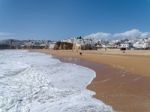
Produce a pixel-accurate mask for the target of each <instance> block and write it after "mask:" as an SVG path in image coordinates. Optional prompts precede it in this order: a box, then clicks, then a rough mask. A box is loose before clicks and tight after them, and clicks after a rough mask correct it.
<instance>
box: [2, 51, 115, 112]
mask: <svg viewBox="0 0 150 112" xmlns="http://www.w3.org/2000/svg"><path fill="white" fill-rule="evenodd" d="M94 77H95V72H94V71H93V70H90V69H88V68H85V67H81V66H78V65H75V64H68V63H63V62H60V61H59V60H57V59H54V58H53V57H52V56H49V55H45V54H41V53H31V52H27V51H9V50H6V51H0V112H112V111H113V110H112V108H111V107H110V106H107V105H105V104H104V103H103V102H101V101H99V100H96V99H94V98H93V97H92V96H93V95H94V92H92V91H89V90H87V89H86V87H87V85H88V84H89V83H90V82H91V81H92V80H93V78H94Z"/></svg>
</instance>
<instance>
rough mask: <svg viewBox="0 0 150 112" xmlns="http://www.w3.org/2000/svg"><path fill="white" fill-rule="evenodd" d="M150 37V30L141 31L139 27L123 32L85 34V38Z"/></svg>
mask: <svg viewBox="0 0 150 112" xmlns="http://www.w3.org/2000/svg"><path fill="white" fill-rule="evenodd" d="M148 37H150V33H149V32H141V31H140V30H138V29H132V30H129V31H126V32H123V33H115V34H111V33H104V32H98V33H93V34H90V35H87V36H85V38H96V39H99V40H100V39H106V40H108V39H136V38H148Z"/></svg>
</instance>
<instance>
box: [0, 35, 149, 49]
mask: <svg viewBox="0 0 150 112" xmlns="http://www.w3.org/2000/svg"><path fill="white" fill-rule="evenodd" d="M102 48H104V49H107V48H108V49H125V50H130V49H135V50H148V49H150V37H149V38H139V39H120V40H105V39H94V38H84V37H81V36H79V37H74V38H68V39H64V40H60V41H51V40H15V39H6V40H0V49H54V50H79V49H80V50H99V49H102Z"/></svg>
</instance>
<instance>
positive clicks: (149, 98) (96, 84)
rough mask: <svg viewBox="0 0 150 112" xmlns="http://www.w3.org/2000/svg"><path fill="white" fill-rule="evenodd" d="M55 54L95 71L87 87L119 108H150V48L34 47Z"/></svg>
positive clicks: (145, 111) (139, 111)
mask: <svg viewBox="0 0 150 112" xmlns="http://www.w3.org/2000/svg"><path fill="white" fill-rule="evenodd" d="M31 51H36V52H43V53H47V54H52V55H54V56H55V57H56V58H59V59H60V60H61V61H64V62H69V63H76V64H79V65H82V66H85V67H89V68H91V69H93V70H95V71H96V78H95V79H94V80H93V82H92V83H91V84H90V85H89V86H88V89H90V90H93V91H95V92H96V96H95V97H96V98H98V99H100V100H102V101H103V102H105V103H106V104H108V105H111V106H112V107H113V108H114V109H115V110H117V111H119V112H149V111H150V108H149V107H150V86H149V85H150V69H149V67H150V51H127V52H126V53H122V52H121V51H119V50H108V51H106V52H105V51H103V50H100V51H82V55H79V51H78V52H76V51H53V50H31Z"/></svg>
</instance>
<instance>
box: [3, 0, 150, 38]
mask: <svg viewBox="0 0 150 112" xmlns="http://www.w3.org/2000/svg"><path fill="white" fill-rule="evenodd" d="M149 20H150V0H0V39H4V38H17V39H50V40H59V39H63V38H67V37H73V36H80V35H88V34H91V33H96V32H109V33H119V32H124V31H127V30H130V29H139V30H141V31H144V32H149V31H150V21H149Z"/></svg>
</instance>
